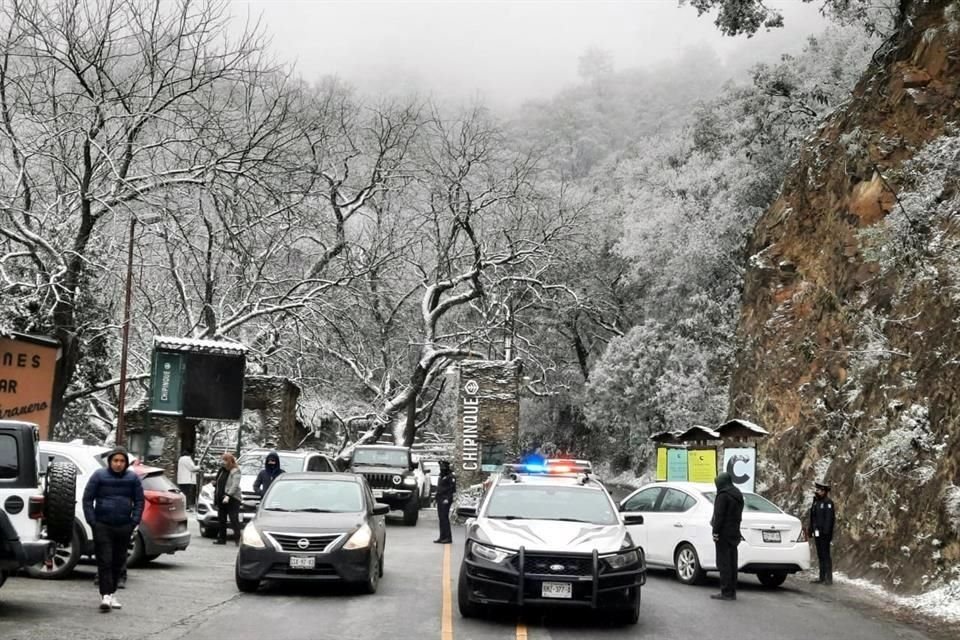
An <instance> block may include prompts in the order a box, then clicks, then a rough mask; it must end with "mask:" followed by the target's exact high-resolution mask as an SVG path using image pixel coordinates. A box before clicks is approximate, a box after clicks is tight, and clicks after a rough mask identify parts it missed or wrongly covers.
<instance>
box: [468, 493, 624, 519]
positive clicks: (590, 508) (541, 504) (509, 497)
mask: <svg viewBox="0 0 960 640" xmlns="http://www.w3.org/2000/svg"><path fill="white" fill-rule="evenodd" d="M484 515H486V517H488V518H503V519H505V520H506V519H512V518H524V519H529V520H572V521H575V522H589V523H592V524H616V523H617V516H616V512H615V511H614V508H613V504H612V503H611V502H610V499H609V498H607V495H606V494H605V493H604V492H603V491H599V490H596V489H584V488H578V487H569V486H550V485H522V484H519V485H505V486H498V487H496V488H495V489H494V490H493V492H492V493H491V494H490V499H489V500H488V505H487V508H486V511H485V513H484Z"/></svg>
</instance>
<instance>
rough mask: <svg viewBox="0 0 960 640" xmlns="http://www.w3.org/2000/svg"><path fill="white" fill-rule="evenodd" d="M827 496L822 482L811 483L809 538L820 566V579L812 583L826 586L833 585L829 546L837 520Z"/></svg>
mask: <svg viewBox="0 0 960 640" xmlns="http://www.w3.org/2000/svg"><path fill="white" fill-rule="evenodd" d="M829 494H830V485H828V484H824V483H822V482H814V483H813V506H811V507H810V536H811V537H812V538H813V543H814V545H815V546H816V547H817V561H818V562H819V564H820V577H819V578H817V579H816V580H814V581H813V582H814V583H815V584H824V585H827V586H830V585H832V584H833V557H832V553H831V549H830V545H831V544H832V543H833V525H834V523H835V522H836V518H837V515H836V513H837V512H836V509H835V508H834V506H833V500H831V499H830V495H829Z"/></svg>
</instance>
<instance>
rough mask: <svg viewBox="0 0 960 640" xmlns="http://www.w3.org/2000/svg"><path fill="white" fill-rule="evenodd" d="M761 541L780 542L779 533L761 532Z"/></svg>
mask: <svg viewBox="0 0 960 640" xmlns="http://www.w3.org/2000/svg"><path fill="white" fill-rule="evenodd" d="M763 541H764V542H780V532H779V531H764V532H763Z"/></svg>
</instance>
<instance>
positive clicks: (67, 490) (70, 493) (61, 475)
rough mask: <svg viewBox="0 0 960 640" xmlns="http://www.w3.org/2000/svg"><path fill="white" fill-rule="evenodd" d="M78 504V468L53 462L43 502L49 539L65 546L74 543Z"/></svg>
mask: <svg viewBox="0 0 960 640" xmlns="http://www.w3.org/2000/svg"><path fill="white" fill-rule="evenodd" d="M76 502H77V468H76V467H75V466H74V465H72V464H70V463H69V462H51V463H50V465H49V466H48V467H47V483H46V489H45V490H44V500H43V521H44V524H45V525H46V527H47V538H48V539H50V540H53V541H54V542H56V543H58V544H64V545H65V544H71V543H72V542H73V533H74V527H73V524H74V520H75V516H74V507H75V506H76Z"/></svg>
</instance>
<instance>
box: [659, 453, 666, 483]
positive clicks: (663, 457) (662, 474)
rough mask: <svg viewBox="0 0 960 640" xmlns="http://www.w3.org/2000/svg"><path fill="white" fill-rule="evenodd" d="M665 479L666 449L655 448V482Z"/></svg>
mask: <svg viewBox="0 0 960 640" xmlns="http://www.w3.org/2000/svg"><path fill="white" fill-rule="evenodd" d="M666 479H667V448H666V447H657V482H660V481H661V480H666Z"/></svg>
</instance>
